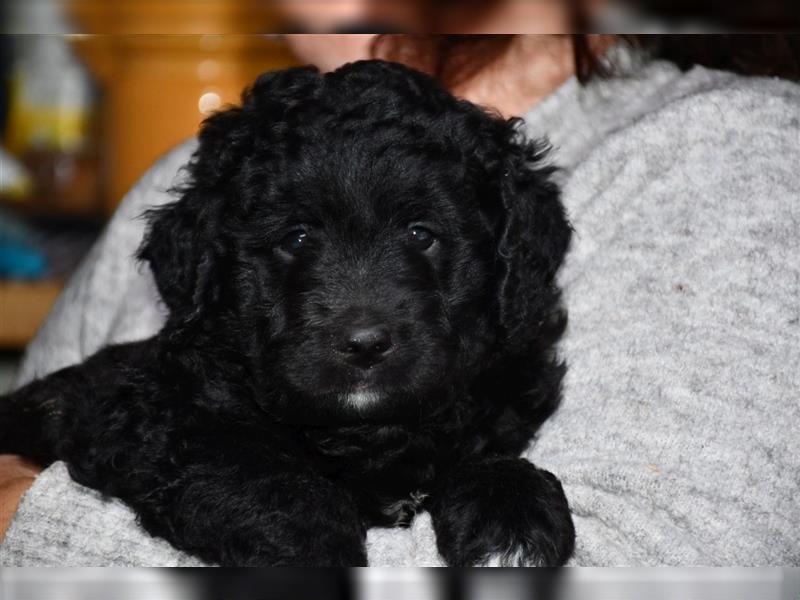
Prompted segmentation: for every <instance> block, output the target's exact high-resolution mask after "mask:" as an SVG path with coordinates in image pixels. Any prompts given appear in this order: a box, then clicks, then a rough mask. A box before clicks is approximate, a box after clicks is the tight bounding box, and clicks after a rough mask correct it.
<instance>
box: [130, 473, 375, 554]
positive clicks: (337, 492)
mask: <svg viewBox="0 0 800 600" xmlns="http://www.w3.org/2000/svg"><path fill="white" fill-rule="evenodd" d="M264 471H269V474H268V475H262V476H261V477H254V476H252V474H249V473H247V470H246V469H242V468H240V466H238V465H237V466H227V467H226V466H224V465H222V466H221V465H195V466H192V467H191V473H187V475H186V477H184V478H182V480H181V481H180V483H178V485H177V488H176V489H175V490H173V493H172V494H170V495H171V496H172V497H171V500H170V501H169V503H168V505H167V506H160V505H154V504H152V503H149V502H148V501H147V499H146V498H143V499H142V502H141V504H139V505H138V506H137V503H136V501H135V500H134V501H133V502H131V501H130V499H129V503H130V504H132V505H133V508H134V509H135V510H137V512H139V514H140V516H141V520H142V524H143V525H144V526H145V528H146V529H148V530H149V531H150V532H151V533H152V534H154V535H158V536H161V537H164V538H166V539H167V540H168V541H170V542H171V543H172V544H173V545H174V546H176V547H177V548H179V549H181V550H185V551H187V552H190V553H192V554H195V555H197V556H199V557H200V558H202V559H203V560H205V561H207V562H210V563H215V564H219V565H221V566H237V567H243V566H261V567H264V566H348V567H349V566H364V565H366V562H367V560H366V550H365V546H364V540H365V535H366V528H365V525H364V523H363V521H362V519H361V516H360V514H359V512H358V510H357V508H356V505H355V503H354V502H353V500H352V498H351V497H350V495H349V494H348V493H347V492H346V491H345V490H343V489H341V488H339V487H338V486H336V485H335V484H334V483H332V482H331V481H329V480H327V479H325V478H323V477H322V476H320V475H317V474H316V473H314V472H312V471H310V470H307V469H303V468H296V467H294V466H293V465H292V466H291V467H289V468H286V467H284V466H280V465H274V464H269V465H264Z"/></svg>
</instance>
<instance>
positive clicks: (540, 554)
mask: <svg viewBox="0 0 800 600" xmlns="http://www.w3.org/2000/svg"><path fill="white" fill-rule="evenodd" d="M430 512H431V516H432V517H433V526H434V529H435V531H436V541H437V546H438V548H439V553H440V554H441V555H442V556H443V557H444V559H445V560H446V561H447V563H448V564H449V565H451V566H470V565H487V566H559V565H562V564H564V563H565V562H566V561H567V560H568V559H569V557H570V555H571V554H572V550H573V547H574V542H575V529H574V527H573V524H572V517H571V516H570V512H569V506H568V504H567V499H566V497H565V496H564V491H563V489H562V488H561V484H560V483H559V481H558V479H556V478H555V476H553V475H552V474H551V473H549V472H547V471H543V470H541V469H537V468H536V467H535V466H533V465H532V464H531V463H530V462H528V461H527V460H524V459H521V458H473V459H471V460H467V461H465V462H462V463H460V464H459V465H457V466H456V467H454V468H453V469H452V471H451V472H449V473H448V474H446V475H445V476H444V477H443V479H442V481H441V483H440V485H438V486H437V489H436V491H435V493H434V494H433V496H432V498H431V505H430Z"/></svg>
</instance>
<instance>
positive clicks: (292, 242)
mask: <svg viewBox="0 0 800 600" xmlns="http://www.w3.org/2000/svg"><path fill="white" fill-rule="evenodd" d="M307 241H308V231H306V230H305V229H303V228H302V227H298V228H297V229H293V230H292V231H290V232H289V233H288V234H286V235H285V236H284V238H283V239H282V240H281V243H280V244H278V248H279V249H280V250H281V251H282V252H284V253H285V254H288V255H290V256H295V255H296V254H297V253H298V252H300V250H302V249H303V246H305V244H306V242H307Z"/></svg>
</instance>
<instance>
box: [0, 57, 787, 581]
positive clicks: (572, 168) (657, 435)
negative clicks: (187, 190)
mask: <svg viewBox="0 0 800 600" xmlns="http://www.w3.org/2000/svg"><path fill="white" fill-rule="evenodd" d="M628 67H629V68H628V70H627V74H624V75H621V76H619V77H616V78H613V79H611V80H607V81H602V82H595V83H592V84H591V85H589V86H587V87H581V86H580V85H578V83H577V82H576V81H575V80H574V79H573V80H570V81H568V82H567V83H566V84H564V85H563V86H562V87H561V88H560V89H559V90H557V91H556V92H555V93H554V94H553V95H552V96H551V97H549V98H548V99H546V100H545V101H544V102H543V103H541V104H539V105H537V106H536V107H535V108H534V109H533V110H531V111H530V112H529V113H528V114H527V115H526V121H527V123H528V127H529V129H530V132H531V134H532V135H535V136H540V135H547V136H549V137H550V139H551V141H552V142H553V144H554V147H555V151H554V154H553V159H554V161H555V162H557V163H558V164H560V165H561V166H563V167H564V171H563V176H562V179H563V185H564V201H565V203H566V206H567V209H568V211H569V214H570V216H571V219H572V222H573V224H574V227H575V229H576V231H577V235H576V236H575V241H574V245H573V247H572V250H571V252H570V254H569V256H568V259H567V263H566V265H565V267H564V268H563V270H562V272H561V282H562V284H563V287H564V290H565V295H566V302H567V305H568V308H569V312H570V325H569V329H568V332H567V335H566V337H565V339H564V342H563V344H562V352H563V354H564V355H565V357H566V359H567V361H568V363H569V372H568V375H567V378H566V384H565V390H564V403H563V406H562V408H561V409H560V411H559V412H558V413H557V415H556V416H555V417H554V418H553V419H551V420H550V421H549V422H548V423H546V424H545V427H544V429H543V430H542V432H541V435H540V436H539V439H538V440H537V442H536V443H535V444H534V445H532V447H531V448H530V449H529V451H528V452H527V453H526V454H527V456H528V457H529V458H530V459H531V460H532V461H534V462H535V463H537V464H538V465H540V466H542V467H545V468H547V469H550V470H552V471H553V472H554V473H556V474H557V475H558V476H559V477H560V478H561V479H562V481H563V483H564V488H565V490H566V493H567V496H568V498H569V501H570V504H571V507H572V511H573V514H574V518H575V523H576V527H577V534H578V537H577V550H576V553H575V557H574V559H573V563H574V564H578V565H662V564H663V565H720V564H726V565H800V87H799V86H796V85H794V84H790V83H787V82H782V81H778V80H771V79H747V78H741V77H737V76H734V75H730V74H727V73H721V72H715V71H709V70H706V69H702V68H696V69H693V70H691V71H689V72H687V73H681V72H680V71H678V70H677V69H675V68H674V67H673V66H671V65H669V64H666V63H657V62H656V63H647V64H641V65H628ZM193 148H194V142H190V143H187V144H185V145H183V146H181V147H179V148H177V149H176V150H174V151H173V152H171V153H170V154H169V155H167V156H166V157H165V158H163V159H162V160H161V161H160V162H159V163H158V164H157V165H155V166H154V167H153V168H152V169H151V170H150V172H149V173H148V174H147V175H146V176H145V177H144V178H143V179H142V180H141V181H140V182H139V184H138V185H137V186H136V187H135V189H134V190H133V191H132V192H131V193H130V194H129V195H128V197H127V198H126V199H125V201H124V203H123V204H122V206H121V207H120V209H119V211H118V212H117V214H116V215H115V216H114V218H113V220H112V222H111V224H110V225H109V227H108V229H107V231H106V232H105V234H104V236H103V237H102V239H101V240H100V241H99V242H98V244H97V246H96V247H95V248H94V250H93V252H92V253H91V255H90V256H89V257H88V258H87V259H86V261H85V262H84V263H83V266H82V268H81V269H80V271H79V272H78V273H77V274H76V275H75V276H74V277H73V279H72V281H71V282H70V284H69V286H68V288H67V290H66V291H65V293H64V294H63V296H62V297H61V299H60V300H59V302H58V304H57V306H56V307H55V309H54V310H53V313H52V314H51V316H50V318H49V319H48V321H47V323H46V325H45V326H44V328H43V329H42V331H41V332H40V333H39V335H38V336H37V338H36V340H35V341H34V342H33V343H32V344H31V346H30V347H29V349H28V354H27V358H26V360H25V364H24V368H23V372H22V377H21V381H27V380H30V379H31V378H33V377H35V376H41V375H44V374H46V373H48V372H51V371H53V370H54V369H57V368H59V367H63V366H66V365H69V364H72V363H75V362H78V361H80V360H82V359H84V358H86V357H87V356H88V355H90V354H91V353H93V352H95V351H96V350H97V349H98V348H99V347H101V346H102V345H104V344H108V343H111V342H121V341H127V340H134V339H140V338H143V337H145V336H148V335H151V334H153V333H154V332H156V331H157V330H158V329H159V327H160V325H161V323H162V322H163V317H164V313H163V309H162V308H161V307H160V306H159V304H158V300H157V294H156V292H155V290H154V287H153V283H152V279H151V275H150V273H149V272H148V271H147V269H146V268H143V267H140V266H137V265H136V264H135V263H134V262H133V260H132V259H131V255H132V254H133V252H134V249H135V248H136V246H137V244H138V243H139V241H140V239H141V237H142V228H143V223H142V221H141V220H137V218H136V217H137V216H138V215H139V214H140V213H141V212H142V211H143V210H144V209H145V208H146V207H148V206H151V205H154V204H160V203H164V202H168V201H169V200H170V196H169V195H168V194H167V193H166V191H165V190H166V189H167V188H168V187H169V186H171V185H172V184H173V183H174V180H175V178H176V176H178V175H177V174H178V171H179V167H180V166H181V165H183V164H184V163H185V162H186V161H187V159H188V158H189V156H190V154H191V152H192V150H193ZM368 545H369V560H370V563H371V564H372V565H387V566H390V565H435V564H440V558H439V557H438V555H437V553H436V547H435V542H434V536H433V532H432V529H431V524H430V519H429V517H428V516H427V515H426V514H421V515H419V516H418V518H417V519H416V521H415V522H414V523H413V525H412V527H411V528H410V529H408V530H397V529H393V530H389V529H374V530H371V531H370V532H369V536H368ZM0 562H2V564H4V565H189V564H199V563H198V562H197V561H196V560H195V559H193V558H191V557H188V556H186V555H184V554H181V553H180V552H177V551H176V550H174V549H172V548H171V547H170V546H169V545H168V544H167V543H165V542H164V541H163V540H156V539H153V538H151V537H149V536H148V535H147V534H146V533H144V532H143V531H142V530H141V529H140V528H139V527H138V526H137V525H136V523H135V520H134V517H133V515H132V513H131V512H130V511H129V510H128V509H127V508H126V507H125V506H123V505H122V504H121V503H119V502H118V501H116V500H110V499H104V498H101V497H100V496H99V495H98V494H96V493H95V492H93V491H91V490H87V489H85V488H82V487H80V486H79V485H77V484H75V483H73V482H72V481H71V480H70V479H69V477H68V475H67V473H66V470H65V468H64V466H63V465H62V464H60V463H57V464H55V465H53V466H52V467H50V468H49V469H47V470H46V471H45V472H44V473H43V474H42V475H41V476H40V477H39V478H38V480H37V481H36V483H35V484H34V486H33V488H32V489H31V490H30V491H29V492H28V493H27V494H26V495H25V497H24V499H23V501H22V504H21V506H20V509H19V511H18V513H17V516H16V518H15V519H14V521H13V524H12V526H11V528H10V530H9V532H8V535H7V538H6V541H5V543H4V545H3V547H2V549H0Z"/></svg>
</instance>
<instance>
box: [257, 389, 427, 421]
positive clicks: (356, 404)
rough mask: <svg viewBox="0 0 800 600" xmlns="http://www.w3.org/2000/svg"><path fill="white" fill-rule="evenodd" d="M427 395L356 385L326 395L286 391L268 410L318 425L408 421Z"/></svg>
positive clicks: (286, 418)
mask: <svg viewBox="0 0 800 600" xmlns="http://www.w3.org/2000/svg"><path fill="white" fill-rule="evenodd" d="M423 397H426V394H417V393H415V394H411V393H408V392H390V391H386V390H379V389H377V388H368V387H361V386H358V387H354V388H352V389H348V390H345V391H341V392H330V393H325V394H311V393H304V392H302V391H299V390H295V391H293V392H288V393H286V394H285V395H284V396H283V398H281V400H280V402H279V403H278V404H277V405H276V404H273V405H272V407H271V408H270V410H269V412H270V413H272V414H273V415H275V416H276V417H278V418H279V419H280V420H281V421H283V422H285V423H292V424H295V425H308V426H315V427H326V426H337V425H354V424H358V423H397V424H399V423H409V422H414V421H417V420H418V419H419V418H420V415H421V407H422V403H421V398H423Z"/></svg>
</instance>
